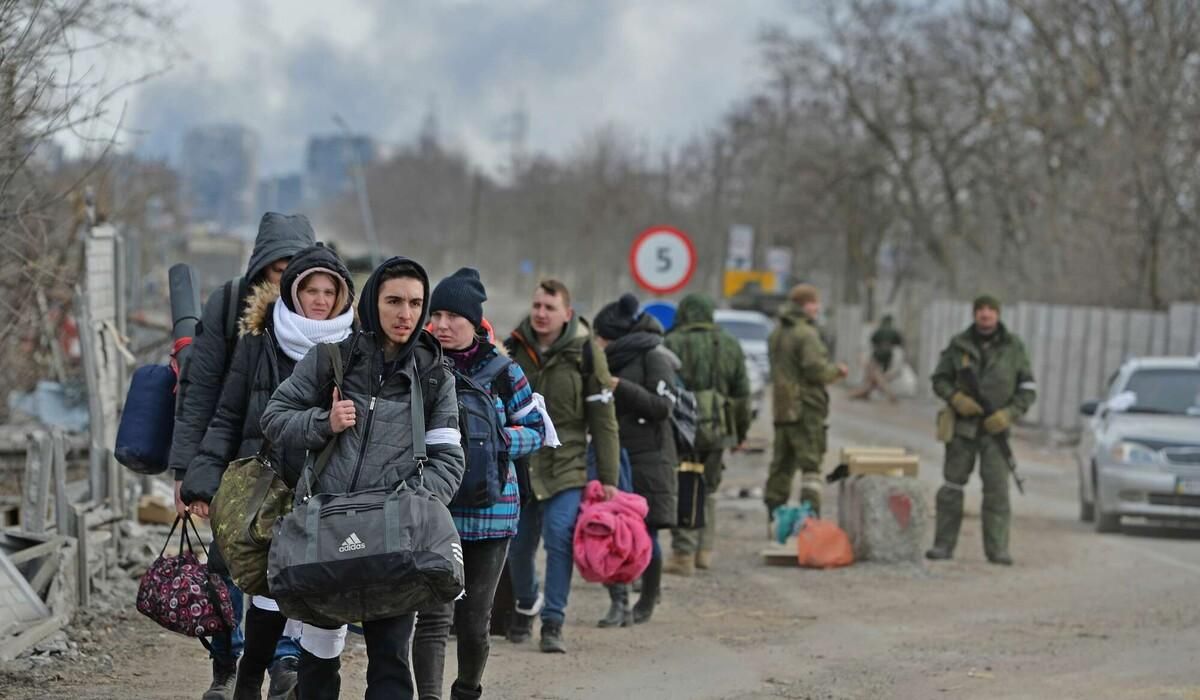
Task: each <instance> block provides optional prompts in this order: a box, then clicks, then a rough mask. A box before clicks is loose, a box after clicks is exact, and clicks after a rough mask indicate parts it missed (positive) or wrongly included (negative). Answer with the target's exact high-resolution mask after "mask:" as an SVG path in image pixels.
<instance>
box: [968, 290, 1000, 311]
mask: <svg viewBox="0 0 1200 700" xmlns="http://www.w3.org/2000/svg"><path fill="white" fill-rule="evenodd" d="M985 306H986V307H987V308H989V309H993V310H995V312H996V313H1000V300H999V299H997V298H996V297H994V296H992V295H991V294H981V295H979V296H978V297H976V298H975V304H974V305H973V306H972V311H973V312H974V311H978V310H980V309H982V308H984V307H985Z"/></svg>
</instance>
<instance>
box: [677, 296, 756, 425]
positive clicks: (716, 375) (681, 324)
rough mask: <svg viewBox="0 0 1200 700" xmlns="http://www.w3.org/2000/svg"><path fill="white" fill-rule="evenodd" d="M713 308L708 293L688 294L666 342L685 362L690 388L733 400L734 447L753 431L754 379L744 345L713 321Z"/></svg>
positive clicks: (681, 372)
mask: <svg viewBox="0 0 1200 700" xmlns="http://www.w3.org/2000/svg"><path fill="white" fill-rule="evenodd" d="M713 309H714V306H713V302H712V300H710V299H709V298H708V297H706V296H703V295H701V294H689V295H687V296H686V297H684V298H683V300H682V301H680V302H679V310H678V312H677V313H676V316H675V325H674V326H672V328H671V331H670V332H669V333H667V337H666V340H665V341H664V343H663V344H664V345H666V346H667V349H668V350H670V351H671V352H673V353H675V356H676V357H678V358H679V360H680V362H682V363H683V367H682V368H681V369H680V370H679V376H680V377H681V378H682V379H683V383H684V385H685V386H687V388H688V389H690V390H691V391H693V392H697V391H704V390H710V389H711V390H714V391H716V392H717V393H719V394H721V395H723V396H724V397H725V398H726V399H728V400H729V409H730V412H731V414H732V421H731V423H732V426H731V429H732V434H730V435H729V436H728V438H729V441H728V446H733V445H737V444H739V443H741V442H743V441H745V439H746V433H747V432H748V431H749V430H750V378H749V377H748V376H747V375H746V356H745V354H744V353H743V352H742V346H741V345H740V344H738V341H737V339H736V338H734V337H733V336H732V335H730V334H729V333H727V332H726V331H725V330H724V329H722V328H721V327H720V326H718V325H717V324H716V323H715V322H714V321H713Z"/></svg>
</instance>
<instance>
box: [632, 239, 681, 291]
mask: <svg viewBox="0 0 1200 700" xmlns="http://www.w3.org/2000/svg"><path fill="white" fill-rule="evenodd" d="M629 269H630V271H631V272H632V273H633V279H634V281H636V282H637V283H638V285H640V286H641V287H642V288H643V289H645V290H647V291H649V292H653V293H655V294H671V293H672V292H677V291H679V290H680V289H683V288H684V287H685V286H687V283H688V282H689V281H691V279H692V275H693V274H694V273H695V271H696V247H695V246H694V245H692V239H691V238H689V237H688V235H687V234H686V233H684V232H683V231H680V230H679V229H677V228H672V227H670V226H654V227H652V228H648V229H646V230H645V231H642V232H641V233H640V234H638V237H637V239H635V240H634V242H633V248H632V249H630V251H629Z"/></svg>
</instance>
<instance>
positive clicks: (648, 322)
mask: <svg viewBox="0 0 1200 700" xmlns="http://www.w3.org/2000/svg"><path fill="white" fill-rule="evenodd" d="M604 354H605V356H607V358H608V368H609V371H610V372H612V375H613V376H614V377H617V378H619V379H620V380H621V381H620V382H619V383H618V384H617V388H616V390H615V391H614V392H613V394H614V396H615V397H616V400H617V403H616V408H617V422H618V424H619V425H620V435H621V447H623V448H624V449H625V450H626V451H628V452H629V461H630V462H631V463H632V465H633V490H634V493H637V494H638V495H640V496H642V497H644V498H645V499H646V502H647V503H648V504H649V506H650V513H649V515H647V516H646V522H647V523H648V524H649V525H650V526H651V527H655V528H662V527H674V526H675V523H676V517H677V514H678V505H677V503H678V493H679V486H678V480H677V477H676V475H675V470H676V469H677V468H678V466H679V456H678V454H677V450H676V447H675V433H674V432H673V431H674V428H672V426H671V411H672V410H673V409H674V407H675V402H674V400H673V396H674V391H675V383H674V382H675V373H676V372H677V371H678V370H679V359H678V358H676V357H675V355H674V353H672V352H671V351H670V350H668V349H667V348H666V347H663V328H662V325H661V324H659V322H658V321H657V320H656V319H655V318H654V317H653V316H650V315H649V314H642V315H641V316H640V317H639V318H638V320H637V321H636V322H635V323H634V325H633V328H632V329H631V330H630V331H629V332H628V333H627V334H625V335H623V336H621V337H620V338H617V339H616V340H614V341H612V342H611V343H609V344H608V347H606V348H605V349H604Z"/></svg>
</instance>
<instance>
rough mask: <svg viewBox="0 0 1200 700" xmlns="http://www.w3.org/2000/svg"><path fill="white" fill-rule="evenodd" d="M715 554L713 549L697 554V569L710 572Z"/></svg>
mask: <svg viewBox="0 0 1200 700" xmlns="http://www.w3.org/2000/svg"><path fill="white" fill-rule="evenodd" d="M712 560H713V553H712V550H711V549H702V550H700V551H699V552H696V568H697V569H703V570H705V571H708V570H709V569H711V568H712Z"/></svg>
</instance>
